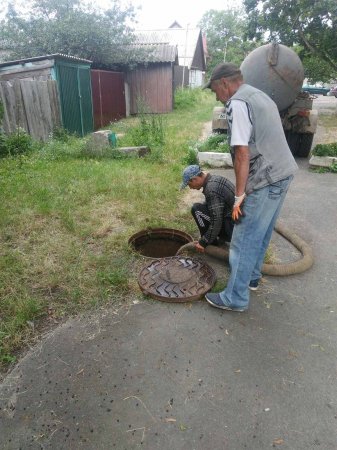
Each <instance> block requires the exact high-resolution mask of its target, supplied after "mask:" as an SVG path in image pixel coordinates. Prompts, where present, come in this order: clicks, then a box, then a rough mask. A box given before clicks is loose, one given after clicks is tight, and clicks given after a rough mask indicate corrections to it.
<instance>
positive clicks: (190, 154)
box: [182, 146, 199, 166]
mask: <svg viewBox="0 0 337 450" xmlns="http://www.w3.org/2000/svg"><path fill="white" fill-rule="evenodd" d="M182 163H183V164H184V165H185V166H190V165H192V164H199V161H198V150H197V149H196V148H195V147H193V146H189V147H188V149H187V153H186V154H185V155H184V157H183V158H182Z"/></svg>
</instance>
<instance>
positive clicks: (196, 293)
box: [138, 256, 216, 302]
mask: <svg viewBox="0 0 337 450" xmlns="http://www.w3.org/2000/svg"><path fill="white" fill-rule="evenodd" d="M215 279H216V276H215V272H214V270H213V269H212V268H211V267H210V266H209V265H208V264H206V263H205V262H203V261H201V260H199V259H196V258H187V257H184V256H172V257H168V258H161V259H156V260H152V261H150V262H148V263H147V264H146V265H145V266H144V267H143V268H142V270H141V271H140V274H139V276H138V284H139V286H140V288H141V290H142V291H143V292H144V294H146V295H149V296H150V297H153V298H155V299H157V300H161V301H163V302H188V301H191V300H197V299H199V298H201V297H202V296H203V295H205V294H206V293H207V292H208V291H209V290H210V289H211V288H212V287H213V285H214V283H215Z"/></svg>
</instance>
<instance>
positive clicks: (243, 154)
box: [234, 145, 250, 197]
mask: <svg viewBox="0 0 337 450" xmlns="http://www.w3.org/2000/svg"><path fill="white" fill-rule="evenodd" d="M234 151H235V158H234V173H235V196H236V197H240V196H241V195H243V194H244V193H245V190H246V184H247V180H248V174H249V156H250V155H249V148H248V146H245V145H236V146H235V147H234Z"/></svg>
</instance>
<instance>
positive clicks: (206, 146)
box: [197, 134, 230, 153]
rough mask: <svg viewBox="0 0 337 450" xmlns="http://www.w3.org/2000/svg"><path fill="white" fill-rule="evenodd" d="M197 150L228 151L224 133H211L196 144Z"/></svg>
mask: <svg viewBox="0 0 337 450" xmlns="http://www.w3.org/2000/svg"><path fill="white" fill-rule="evenodd" d="M197 149H198V151H199V152H219V153H229V151H230V147H229V144H228V141H227V135H226V134H213V135H212V136H210V137H209V138H208V139H206V140H205V141H203V142H199V143H198V144H197Z"/></svg>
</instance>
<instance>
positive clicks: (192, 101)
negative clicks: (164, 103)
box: [174, 88, 203, 110]
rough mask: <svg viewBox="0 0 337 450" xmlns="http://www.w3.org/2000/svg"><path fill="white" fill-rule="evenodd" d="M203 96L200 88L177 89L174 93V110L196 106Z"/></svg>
mask: <svg viewBox="0 0 337 450" xmlns="http://www.w3.org/2000/svg"><path fill="white" fill-rule="evenodd" d="M202 96H203V92H202V90H201V89H200V88H194V89H191V88H177V89H176V90H175V92H174V109H177V110H182V109H188V108H191V107H193V106H194V105H196V104H197V103H198V102H199V101H201V98H202Z"/></svg>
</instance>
